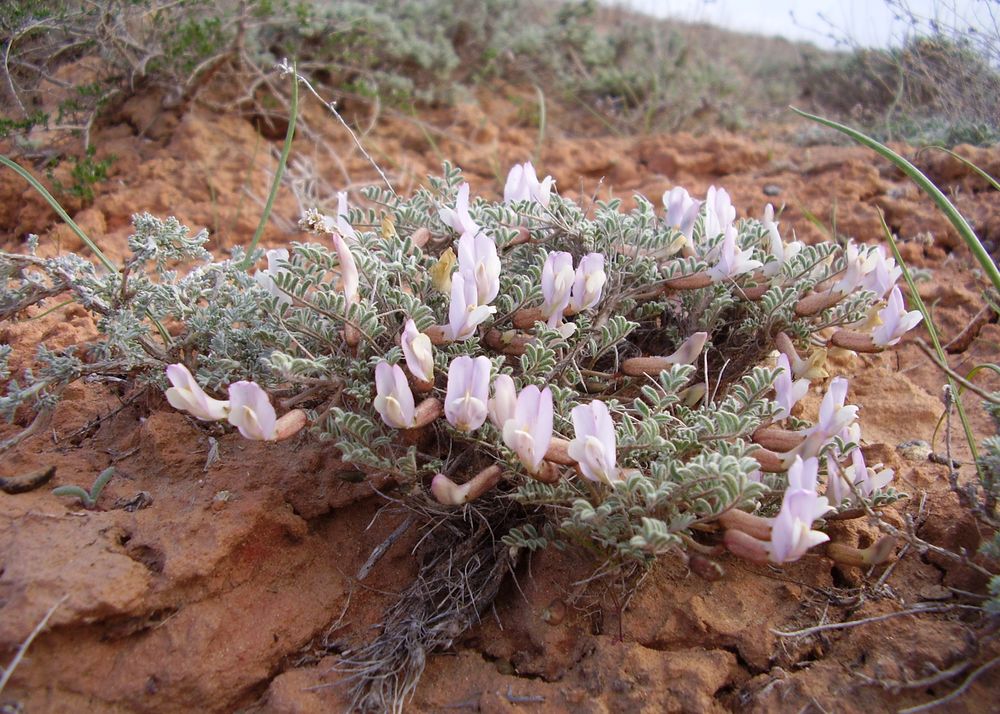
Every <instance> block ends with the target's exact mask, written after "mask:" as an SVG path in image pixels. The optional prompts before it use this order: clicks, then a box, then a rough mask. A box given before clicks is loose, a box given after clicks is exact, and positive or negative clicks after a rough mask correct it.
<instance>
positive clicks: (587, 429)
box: [567, 400, 620, 483]
mask: <svg viewBox="0 0 1000 714" xmlns="http://www.w3.org/2000/svg"><path fill="white" fill-rule="evenodd" d="M570 414H571V416H572V418H573V429H574V431H575V433H576V438H575V439H573V440H572V441H571V442H570V443H569V447H568V449H567V450H568V452H569V455H570V458H572V459H574V460H575V461H576V462H577V463H578V464H579V465H580V471H582V472H583V475H584V476H586V477H587V478H588V479H590V480H591V481H598V482H601V483H611V482H613V481H618V480H620V479H619V476H618V467H617V465H616V462H617V455H616V437H615V423H614V421H612V419H611V414H610V412H608V408H607V406H605V404H604V402H602V401H599V400H594V401H592V402H590V404H580V405H578V406H575V407H573V411H572V412H571V413H570Z"/></svg>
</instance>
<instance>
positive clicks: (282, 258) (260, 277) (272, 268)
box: [253, 248, 292, 307]
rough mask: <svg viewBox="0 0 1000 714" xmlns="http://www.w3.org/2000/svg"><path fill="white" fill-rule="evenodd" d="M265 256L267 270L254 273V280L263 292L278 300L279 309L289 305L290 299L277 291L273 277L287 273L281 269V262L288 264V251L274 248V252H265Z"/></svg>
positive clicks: (285, 269) (284, 269)
mask: <svg viewBox="0 0 1000 714" xmlns="http://www.w3.org/2000/svg"><path fill="white" fill-rule="evenodd" d="M265 255H266V256H267V270H258V271H257V272H256V273H254V276H253V278H254V280H255V281H257V284H258V285H259V286H261V287H262V288H263V289H264V290H266V291H267V292H269V293H271V295H273V296H274V297H276V298H277V299H278V305H279V306H280V307H284V306H285V305H289V304H291V302H292V299H291V298H290V297H288V295H286V294H285V293H283V292H282V291H281V290H279V289H278V286H277V285H275V283H274V278H275V277H277V276H278V275H281V274H282V273H287V272H288V270H287V268H283V267H281V263H282V262H286V263H287V262H288V249H287V248H275V249H274V250H269V251H267V253H266V254H265Z"/></svg>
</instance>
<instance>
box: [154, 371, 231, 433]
mask: <svg viewBox="0 0 1000 714" xmlns="http://www.w3.org/2000/svg"><path fill="white" fill-rule="evenodd" d="M167 379H168V380H170V384H171V385H173V386H171V387H169V388H168V389H167V391H166V397H167V401H168V402H170V406H172V407H173V408H174V409H180V410H181V411H184V412H187V413H188V414H190V415H191V416H193V417H196V418H198V419H202V420H204V421H219V420H221V419H225V418H226V417H227V416H228V415H229V402H224V401H222V400H219V399H212V398H211V397H210V396H208V395H207V394H205V392H204V390H202V388H201V387H200V386H199V385H198V383H197V382H196V381H195V379H194V377H193V376H191V373H190V372H189V371H188V368H187V367H185V366H184V365H182V364H180V363H178V364H172V365H170V366H168V367H167Z"/></svg>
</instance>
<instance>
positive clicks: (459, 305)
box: [446, 271, 496, 341]
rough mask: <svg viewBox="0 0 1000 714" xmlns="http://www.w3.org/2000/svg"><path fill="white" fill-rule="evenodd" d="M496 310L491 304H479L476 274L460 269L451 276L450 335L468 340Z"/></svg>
mask: <svg viewBox="0 0 1000 714" xmlns="http://www.w3.org/2000/svg"><path fill="white" fill-rule="evenodd" d="M494 312H496V308H495V307H493V306H491V305H480V304H479V293H478V290H477V288H476V279H475V276H473V275H471V274H469V273H464V272H462V271H459V272H457V273H455V274H454V275H453V276H452V278H451V305H449V306H448V328H447V330H446V332H447V335H448V337H449V338H450V339H451V340H452V341H457V340H467V339H469V338H470V337H472V335H474V334H475V332H476V328H477V327H479V325H480V324H481V323H482V322H484V321H485V320H487V319H488V318H489V316H490V315H492V314H493V313H494Z"/></svg>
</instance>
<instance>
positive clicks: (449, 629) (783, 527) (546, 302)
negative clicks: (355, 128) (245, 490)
mask: <svg viewBox="0 0 1000 714" xmlns="http://www.w3.org/2000/svg"><path fill="white" fill-rule="evenodd" d="M363 197H364V204H365V206H366V207H365V208H360V207H357V206H354V207H351V206H349V205H348V200H347V196H346V194H342V195H341V197H340V199H341V200H340V207H339V211H338V212H337V215H335V216H327V215H323V214H320V213H318V212H316V211H310V212H308V213H307V214H306V215H305V216H303V217H302V221H301V227H302V231H303V235H302V239H301V240H300V241H296V242H293V243H291V244H290V245H289V246H288V247H287V248H280V249H275V250H269V251H257V250H254V251H253V252H252V254H251V255H250V256H246V255H245V254H244V253H243V252H242V251H241V250H239V249H237V250H235V251H233V253H232V255H230V256H229V257H225V258H219V257H216V256H212V255H210V254H209V253H208V252H207V251H205V250H204V248H203V243H204V242H205V240H206V234H205V233H204V232H202V233H198V234H195V235H191V233H190V231H189V230H188V229H187V228H186V227H184V226H183V225H181V224H180V223H179V222H178V221H176V220H175V219H173V218H168V219H159V218H155V217H153V216H151V215H148V214H137V215H136V216H135V217H134V234H133V235H132V236H131V238H130V240H129V248H130V250H131V256H130V257H129V258H128V259H127V260H126V261H125V262H124V264H123V265H121V266H114V265H110V264H107V265H102V266H101V267H98V266H95V265H94V264H93V263H91V262H90V261H88V260H86V259H84V258H82V257H80V256H77V255H72V254H71V255H63V256H58V257H53V258H42V257H39V256H37V255H35V254H34V251H33V250H32V248H33V244H32V245H29V250H28V251H27V252H26V253H25V254H12V253H0V279H2V283H0V316H2V317H4V318H10V317H13V316H16V315H18V314H19V313H21V312H22V311H24V310H25V309H27V308H28V307H30V306H33V305H40V304H42V303H43V302H44V301H46V300H49V299H51V298H54V297H56V296H59V295H63V294H66V293H68V294H70V295H71V296H72V298H73V299H74V300H76V301H77V302H79V303H80V304H81V305H82V306H83V307H85V308H86V309H87V310H89V311H90V312H91V313H93V314H94V315H95V316H96V317H97V319H98V326H99V328H100V331H101V336H100V338H99V339H98V340H97V341H96V342H94V343H93V344H91V345H90V346H89V347H88V348H87V350H88V353H87V354H83V353H81V352H80V351H79V350H78V349H76V348H70V349H62V350H53V349H49V348H47V347H46V346H44V345H41V346H40V347H39V350H38V353H37V355H36V362H35V366H34V367H33V368H32V369H30V370H26V371H25V372H24V373H23V374H21V375H17V376H16V377H14V378H11V379H9V381H8V383H7V388H6V391H5V393H4V395H3V396H2V397H0V413H2V414H3V415H4V416H6V417H7V418H12V417H13V416H14V415H15V413H16V412H18V411H19V410H25V409H33V410H35V411H36V412H37V413H38V417H36V422H37V421H38V420H39V419H43V418H44V416H45V415H46V414H49V413H51V411H52V409H53V408H54V407H55V405H56V403H57V402H58V399H59V395H60V392H61V391H62V390H63V389H64V388H65V386H66V385H68V384H70V383H71V382H73V381H74V380H77V379H80V378H81V377H84V376H86V375H88V374H95V373H100V374H109V373H111V374H121V375H125V376H128V377H129V378H131V379H134V380H136V381H137V382H139V383H145V384H148V385H151V386H153V387H155V388H157V389H165V396H166V399H167V401H168V402H169V403H170V405H171V406H172V407H174V408H177V409H181V410H184V411H185V412H187V413H189V414H190V415H191V416H193V417H194V418H196V419H198V420H202V421H205V422H228V423H229V424H231V425H232V426H233V427H235V428H236V429H237V430H238V431H239V433H240V434H242V436H243V437H245V438H248V439H256V440H263V441H279V440H282V439H286V438H290V437H292V436H295V435H298V436H296V438H315V439H319V440H322V441H324V442H326V443H328V444H329V446H330V448H331V449H332V450H335V451H336V453H338V454H339V456H340V458H341V459H342V460H343V461H345V462H348V463H350V464H352V465H353V466H354V467H356V468H357V469H358V470H360V471H362V472H363V473H364V474H367V475H370V476H378V477H379V482H380V484H381V485H382V488H391V489H392V490H393V494H394V497H395V498H396V499H398V500H399V501H401V502H402V503H404V504H406V505H407V506H408V507H409V508H411V509H412V510H413V511H414V513H415V514H417V515H418V516H423V517H425V518H426V521H427V522H430V520H431V519H432V518H433V519H434V520H435V522H436V523H437V524H438V525H439V526H440V524H441V523H442V522H445V523H447V524H448V526H447V527H446V528H442V529H440V530H441V532H442V533H444V535H443V536H440V537H437V539H436V540H432V541H431V542H432V543H434V544H435V547H433V548H431V555H429V556H428V558H427V561H426V562H425V563H424V565H423V566H422V570H421V572H420V576H419V578H418V580H419V583H418V584H419V587H417V586H415V587H414V588H413V589H412V590H410V591H408V592H407V593H406V594H404V596H403V597H402V599H401V601H400V604H399V605H398V606H396V607H395V608H393V609H392V610H391V611H390V612H389V613H387V615H386V620H385V625H384V627H383V629H382V632H381V633H380V635H379V636H378V637H377V638H376V639H375V640H374V641H373V642H372V643H370V644H369V645H366V646H365V647H363V648H359V649H358V650H356V651H354V652H349V653H346V654H345V656H344V657H343V661H342V665H341V666H342V668H343V669H344V670H346V671H348V672H350V673H351V674H352V676H353V677H354V679H353V681H354V682H355V689H354V696H355V703H356V704H357V705H358V706H360V707H376V708H396V709H398V708H399V707H401V706H402V703H403V702H404V701H405V700H406V697H407V696H408V695H409V694H410V693H411V692H412V689H413V686H414V685H415V682H416V679H417V678H418V677H419V675H420V672H421V670H422V668H423V663H424V661H425V656H424V655H425V654H426V652H427V651H428V650H429V649H432V648H433V647H436V646H440V645H444V644H448V643H450V642H451V641H452V640H453V639H454V638H455V637H456V636H457V633H461V632H462V630H463V629H464V628H465V627H468V626H469V625H470V624H472V623H473V622H474V621H475V618H476V617H477V615H478V613H479V612H480V611H481V610H482V608H484V607H486V606H487V605H488V603H489V602H490V601H491V599H492V598H493V597H494V596H495V595H496V592H497V590H498V587H499V582H500V580H501V579H502V578H503V576H504V574H505V573H506V572H508V569H509V568H510V567H511V565H512V563H513V562H515V561H516V560H517V559H518V558H519V557H520V556H522V555H523V554H525V553H528V552H531V551H534V550H538V549H540V548H544V547H547V546H553V547H557V548H582V549H584V550H586V551H588V552H590V553H592V554H593V558H594V568H595V576H597V577H608V578H613V579H614V581H615V582H628V581H629V577H630V576H632V575H635V574H637V573H639V572H640V571H641V570H642V569H644V568H646V567H647V566H648V565H649V564H650V563H651V562H652V561H653V560H654V559H655V558H657V557H658V556H667V557H677V558H681V559H687V558H689V557H691V556H692V555H694V556H697V557H698V558H700V559H702V560H704V559H706V558H707V559H712V558H716V557H719V556H721V555H722V554H723V553H725V552H726V551H728V552H730V553H732V554H734V555H735V556H737V557H741V558H746V559H749V560H752V561H756V562H771V563H774V564H778V565H780V564H784V563H788V562H792V561H795V560H797V559H798V558H800V557H802V556H803V555H804V554H805V553H806V552H807V551H808V550H809V549H810V548H814V547H817V546H820V547H822V548H823V549H824V550H823V551H822V552H823V553H825V554H826V555H827V556H828V557H831V558H834V559H836V560H838V561H841V562H844V563H848V564H853V565H871V564H875V563H878V562H881V561H883V560H884V559H885V558H886V557H887V556H888V554H889V552H890V551H891V549H892V542H891V540H886V539H883V540H882V541H878V542H876V543H875V544H874V545H873V546H872V547H870V548H869V549H867V550H863V551H862V550H857V549H855V548H851V547H849V546H846V545H844V544H840V543H828V542H827V541H828V540H829V537H828V536H827V535H826V534H825V533H824V532H823V523H824V521H823V519H824V518H825V517H829V516H830V515H832V514H834V513H837V514H838V517H849V516H850V515H852V514H861V513H864V512H865V509H870V508H877V507H879V506H882V505H884V504H885V503H887V502H891V501H892V500H894V499H896V498H897V497H898V494H896V493H895V491H893V489H892V488H891V486H890V485H889V484H890V481H891V479H892V476H893V474H892V471H891V470H889V469H882V468H881V466H880V465H869V464H866V463H865V459H864V456H863V455H862V452H861V449H860V441H861V427H860V423H859V420H858V414H857V408H856V407H854V406H851V405H849V404H847V403H846V398H847V393H848V383H847V380H846V379H844V378H842V377H835V378H833V379H832V380H829V381H828V382H827V383H826V385H825V387H823V386H822V385H821V384H820V382H821V380H825V379H826V378H827V377H828V376H829V375H828V374H827V372H826V369H825V367H824V363H825V355H826V351H827V350H828V349H847V350H853V351H859V352H874V351H879V350H883V349H886V348H887V347H890V346H892V345H893V344H895V343H896V342H898V341H899V339H900V338H901V336H902V334H903V333H904V332H906V331H907V330H909V329H911V328H912V327H914V326H915V325H916V324H917V322H919V320H920V315H919V313H914V312H907V310H906V307H905V305H904V301H903V297H902V294H901V292H900V290H899V288H898V287H897V286H896V285H895V283H896V280H897V277H898V276H899V268H898V267H897V266H896V264H895V262H894V261H893V259H891V258H888V257H887V256H886V254H885V251H884V249H883V248H882V247H880V246H874V247H870V246H864V245H858V244H855V243H848V244H846V245H838V244H834V243H820V244H816V245H803V244H801V243H797V242H786V241H785V240H783V238H782V236H781V232H780V231H779V224H778V222H777V219H776V216H775V214H774V211H773V209H772V208H771V207H770V206H767V207H764V208H763V210H762V211H761V213H760V218H750V219H740V220H737V218H736V215H737V212H736V208H735V206H733V204H732V202H731V200H730V197H729V195H728V194H727V193H726V191H725V190H723V189H721V188H715V187H713V188H711V189H709V191H708V194H707V196H706V198H705V200H704V201H700V200H696V199H694V198H692V197H691V196H690V195H689V194H688V192H687V191H686V190H684V189H683V188H680V187H678V188H675V189H673V190H671V191H668V192H667V193H665V194H664V196H663V197H662V207H661V206H657V205H656V204H654V203H652V202H650V201H649V200H647V199H646V198H644V197H642V196H636V199H635V204H636V205H635V208H633V209H631V210H627V211H626V210H623V208H622V205H621V203H620V202H619V201H611V202H607V203H598V204H597V205H596V206H595V207H594V208H593V209H592V210H585V209H584V208H583V207H581V206H580V205H578V204H577V203H575V202H574V201H572V200H570V199H568V198H566V197H563V196H561V195H559V193H558V192H557V191H556V190H555V186H554V184H553V181H552V180H551V178H549V177H546V178H545V179H544V180H539V178H538V177H537V175H536V173H535V169H534V167H533V166H532V165H531V164H530V163H526V164H523V165H518V166H515V167H513V168H512V169H511V171H510V174H509V175H508V179H507V183H506V187H505V191H504V199H503V200H502V201H495V202H494V201H487V200H484V199H482V198H474V197H473V196H472V195H471V191H470V187H469V185H468V184H467V183H465V182H463V180H462V174H461V172H460V171H459V170H458V169H457V168H455V167H453V166H451V165H447V164H446V165H445V167H444V172H443V176H441V177H437V178H430V179H429V180H428V182H427V185H426V186H425V187H423V188H420V189H419V190H417V191H416V192H415V193H414V195H412V196H409V197H404V196H399V195H397V194H395V193H394V192H393V191H392V190H391V189H384V188H379V187H373V188H369V189H366V190H365V191H364V192H363ZM248 257H249V261H248V260H247V258H248ZM265 258H266V266H265V265H263V263H261V260H262V259H265ZM105 260H106V259H105ZM178 261H181V262H186V263H187V264H188V265H190V266H192V267H190V268H189V269H187V270H184V271H178V270H175V269H173V268H172V267H171V266H173V265H176V264H177V262H178ZM248 263H249V264H257V265H259V267H258V268H257V270H256V272H255V273H253V274H251V273H250V272H248V271H247V270H246V269H245V267H244V266H245V265H246V264H248ZM164 324H170V325H173V326H174V327H173V328H172V330H171V332H169V333H168V332H167V331H166V330H164V329H163V328H162V326H163V325H164ZM9 354H10V350H9V348H8V349H6V350H4V351H3V353H2V354H0V358H2V359H3V365H4V366H5V365H6V361H7V358H8V357H9ZM4 371H5V376H10V375H8V374H6V369H5V370H4ZM810 388H816V389H819V390H821V391H822V392H823V393H824V396H823V397H822V404H821V407H820V409H819V414H818V418H817V419H816V420H815V422H809V421H805V420H803V419H802V418H800V417H799V416H798V415H797V413H796V412H797V410H796V403H797V402H798V401H799V400H801V399H802V397H803V396H804V395H805V393H806V392H807V391H808V390H809V389H810ZM278 396H280V397H281V399H282V403H284V404H286V405H292V406H294V408H291V409H286V410H285V411H284V413H283V414H280V415H279V413H278V410H276V409H275V407H274V406H273V404H274V401H273V400H274V398H275V397H278ZM306 430H307V431H308V434H310V436H306ZM30 431H31V430H30V429H29V431H28V433H29V434H30ZM22 436H23V435H17V436H15V437H12V438H11V439H8V441H7V442H5V443H4V444H3V445H2V446H3V447H9V446H11V445H12V444H14V443H16V442H17V441H18V440H19V439H20V438H21V437H22ZM275 448H280V447H275ZM860 506H863V507H864V508H860ZM467 509H475V511H476V512H477V513H478V514H479V516H480V518H479V519H468V518H465V515H464V513H465V511H466V510H467ZM463 529H464V530H463ZM444 553H447V554H448V555H447V558H444V556H443V555H442V554H444ZM443 558H444V559H443ZM456 559H457V560H459V561H460V562H461V563H462V567H453V566H454V562H455V560H456ZM445 561H447V562H446V565H447V567H444V566H443V565H442V564H443V563H445ZM456 578H460V579H462V583H461V585H462V586H461V587H456V586H455V579H456ZM387 672H388V673H392V676H388V675H387Z"/></svg>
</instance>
